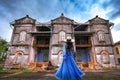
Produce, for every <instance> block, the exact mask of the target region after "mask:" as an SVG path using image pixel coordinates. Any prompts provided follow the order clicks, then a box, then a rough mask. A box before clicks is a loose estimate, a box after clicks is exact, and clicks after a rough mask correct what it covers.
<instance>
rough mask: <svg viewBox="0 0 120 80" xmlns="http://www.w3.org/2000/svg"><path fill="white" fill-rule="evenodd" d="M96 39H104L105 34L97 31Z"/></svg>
mask: <svg viewBox="0 0 120 80" xmlns="http://www.w3.org/2000/svg"><path fill="white" fill-rule="evenodd" d="M98 40H99V41H100V42H101V41H105V35H104V32H103V31H99V32H98Z"/></svg>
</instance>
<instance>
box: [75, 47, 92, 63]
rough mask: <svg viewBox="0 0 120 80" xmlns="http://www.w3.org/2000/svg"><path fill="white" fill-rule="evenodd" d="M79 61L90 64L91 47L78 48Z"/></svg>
mask: <svg viewBox="0 0 120 80" xmlns="http://www.w3.org/2000/svg"><path fill="white" fill-rule="evenodd" d="M76 53H77V54H76V55H77V56H76V57H77V62H82V63H84V64H88V62H90V61H91V49H90V48H79V47H78V48H76Z"/></svg>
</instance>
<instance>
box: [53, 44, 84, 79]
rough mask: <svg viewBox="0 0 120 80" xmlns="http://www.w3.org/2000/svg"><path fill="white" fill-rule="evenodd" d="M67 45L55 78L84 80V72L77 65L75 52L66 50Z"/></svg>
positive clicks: (64, 47)
mask: <svg viewBox="0 0 120 80" xmlns="http://www.w3.org/2000/svg"><path fill="white" fill-rule="evenodd" d="M66 46H67V44H66V43H65V44H64V46H63V60H62V63H61V65H60V67H59V69H58V71H57V72H56V73H55V77H56V78H57V79H60V80H82V76H83V75H84V72H82V71H81V70H80V69H79V67H78V66H77V64H76V63H75V60H74V57H73V54H74V51H70V50H67V49H66Z"/></svg>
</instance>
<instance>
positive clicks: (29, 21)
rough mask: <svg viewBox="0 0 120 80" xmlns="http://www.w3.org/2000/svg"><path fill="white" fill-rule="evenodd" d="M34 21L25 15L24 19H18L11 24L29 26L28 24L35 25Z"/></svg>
mask: <svg viewBox="0 0 120 80" xmlns="http://www.w3.org/2000/svg"><path fill="white" fill-rule="evenodd" d="M35 21H36V20H35V19H33V18H31V17H29V15H26V16H25V17H23V18H20V19H17V20H15V21H13V22H11V24H12V25H14V24H29V23H35Z"/></svg>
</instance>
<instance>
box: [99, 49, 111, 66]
mask: <svg viewBox="0 0 120 80" xmlns="http://www.w3.org/2000/svg"><path fill="white" fill-rule="evenodd" d="M101 61H102V63H104V64H109V55H108V52H107V51H102V53H101Z"/></svg>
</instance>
